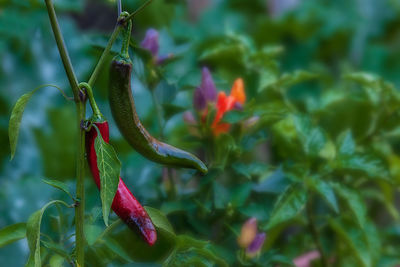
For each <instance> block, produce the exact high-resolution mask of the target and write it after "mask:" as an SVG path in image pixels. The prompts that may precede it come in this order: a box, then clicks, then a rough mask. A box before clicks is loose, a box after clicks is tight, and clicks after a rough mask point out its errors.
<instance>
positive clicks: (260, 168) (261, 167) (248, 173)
mask: <svg viewBox="0 0 400 267" xmlns="http://www.w3.org/2000/svg"><path fill="white" fill-rule="evenodd" d="M232 167H233V169H234V170H235V172H237V173H238V174H241V175H243V176H245V177H246V178H248V179H250V178H252V176H259V175H262V174H263V173H265V172H267V170H268V165H266V164H264V163H261V162H252V163H249V164H244V163H237V164H234V165H233V166H232Z"/></svg>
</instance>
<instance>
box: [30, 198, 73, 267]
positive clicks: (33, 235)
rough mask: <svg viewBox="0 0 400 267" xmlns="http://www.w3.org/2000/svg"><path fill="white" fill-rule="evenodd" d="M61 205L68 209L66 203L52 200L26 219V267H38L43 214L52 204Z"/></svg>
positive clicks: (39, 264)
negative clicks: (27, 249)
mask: <svg viewBox="0 0 400 267" xmlns="http://www.w3.org/2000/svg"><path fill="white" fill-rule="evenodd" d="M57 203H58V204H62V205H64V206H66V207H69V206H68V204H67V203H65V202H64V201H61V200H53V201H50V202H49V203H47V204H46V205H45V206H44V207H43V208H41V209H40V210H38V211H36V212H34V213H33V214H32V215H31V216H30V217H29V219H28V222H27V223H26V237H27V239H28V246H29V250H30V254H29V258H28V262H27V263H26V266H35V267H40V266H42V264H41V258H40V224H41V222H42V217H43V213H44V211H45V210H46V208H47V207H49V206H50V205H53V204H57Z"/></svg>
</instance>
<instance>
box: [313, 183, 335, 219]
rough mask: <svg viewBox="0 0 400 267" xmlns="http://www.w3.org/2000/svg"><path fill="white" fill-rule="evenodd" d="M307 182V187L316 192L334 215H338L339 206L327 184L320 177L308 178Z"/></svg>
mask: <svg viewBox="0 0 400 267" xmlns="http://www.w3.org/2000/svg"><path fill="white" fill-rule="evenodd" d="M307 182H308V185H309V186H310V187H311V188H312V189H313V190H314V191H315V192H317V193H318V194H319V195H320V196H321V197H322V198H323V199H324V200H325V201H326V202H327V203H328V205H329V206H330V207H331V208H332V209H333V210H334V211H335V212H336V213H339V205H338V203H337V200H336V195H335V192H334V190H333V188H332V186H331V185H330V184H329V183H327V182H325V181H324V180H322V179H321V178H320V177H310V178H308V179H307Z"/></svg>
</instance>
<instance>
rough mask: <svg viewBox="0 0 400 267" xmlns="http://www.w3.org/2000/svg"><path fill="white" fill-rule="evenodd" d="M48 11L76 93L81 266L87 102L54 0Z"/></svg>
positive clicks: (79, 258)
mask: <svg viewBox="0 0 400 267" xmlns="http://www.w3.org/2000/svg"><path fill="white" fill-rule="evenodd" d="M45 3H46V7H47V13H48V15H49V19H50V24H51V28H52V30H53V34H54V38H55V40H56V43H57V47H58V51H59V53H60V56H61V59H62V62H63V65H64V69H65V72H66V74H67V77H68V81H69V84H70V86H71V88H72V92H73V94H74V100H75V103H76V109H77V125H78V131H79V142H78V151H77V158H78V162H77V169H76V173H77V182H76V198H78V199H80V201H81V202H80V205H78V206H77V207H75V236H76V242H75V244H76V248H75V253H76V262H77V264H78V265H79V266H80V267H84V265H85V247H84V245H85V236H84V232H83V224H84V215H85V214H84V212H85V188H84V174H85V131H84V130H83V129H82V128H81V127H80V124H81V121H82V120H84V119H85V110H86V109H85V105H84V104H85V103H84V102H82V100H81V98H80V97H79V95H80V89H79V86H78V80H77V78H76V76H75V73H74V69H73V67H72V63H71V60H70V58H69V55H68V51H67V49H66V47H65V43H64V39H63V37H62V34H61V30H60V27H59V25H58V21H57V16H56V12H55V10H54V5H53V2H52V0H45Z"/></svg>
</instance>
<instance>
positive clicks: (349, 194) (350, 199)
mask: <svg viewBox="0 0 400 267" xmlns="http://www.w3.org/2000/svg"><path fill="white" fill-rule="evenodd" d="M332 186H333V188H334V189H335V191H336V193H337V194H338V195H339V196H340V197H341V198H342V199H343V201H344V202H345V203H346V204H347V206H348V207H349V208H350V210H351V212H352V213H353V214H354V216H355V217H356V219H357V222H358V224H359V225H360V227H361V228H364V225H365V222H366V216H367V209H366V207H365V203H364V201H363V199H362V198H361V196H360V195H359V194H358V192H356V191H354V190H351V189H349V188H347V187H344V186H342V185H339V184H332Z"/></svg>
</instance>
